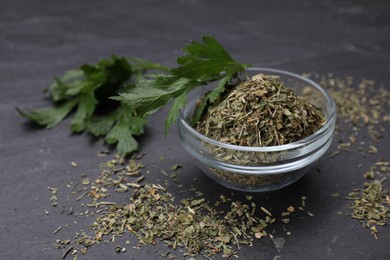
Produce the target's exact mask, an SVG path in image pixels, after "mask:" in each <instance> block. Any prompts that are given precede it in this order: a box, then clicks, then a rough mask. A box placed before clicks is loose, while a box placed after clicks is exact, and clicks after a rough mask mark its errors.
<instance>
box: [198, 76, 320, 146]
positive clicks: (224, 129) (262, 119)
mask: <svg viewBox="0 0 390 260" xmlns="http://www.w3.org/2000/svg"><path fill="white" fill-rule="evenodd" d="M324 122H325V118H324V116H323V113H322V111H321V110H320V109H319V108H317V107H316V106H314V105H313V104H311V103H310V102H308V101H307V100H306V99H304V98H303V97H300V96H297V95H296V94H295V92H294V90H292V89H290V88H287V87H286V86H285V85H284V83H283V82H282V81H281V80H280V78H279V77H278V76H273V75H265V74H258V75H255V76H253V77H252V78H251V79H249V80H246V81H243V82H241V83H240V84H238V85H236V86H234V87H233V89H232V90H231V91H229V92H228V93H227V94H226V95H224V96H223V97H222V98H221V99H220V100H219V101H216V102H215V103H214V104H211V105H209V106H208V107H207V112H206V113H205V114H204V115H203V117H202V118H201V119H200V121H199V123H198V124H197V126H196V130H197V131H198V132H200V133H201V134H203V135H205V136H207V137H209V138H211V139H214V140H217V141H220V142H224V143H229V144H233V145H241V146H275V145H283V144H288V143H292V142H295V141H298V140H300V139H302V138H305V137H307V136H309V135H311V134H313V133H314V132H316V131H317V130H318V129H320V128H321V127H322V125H323V124H324Z"/></svg>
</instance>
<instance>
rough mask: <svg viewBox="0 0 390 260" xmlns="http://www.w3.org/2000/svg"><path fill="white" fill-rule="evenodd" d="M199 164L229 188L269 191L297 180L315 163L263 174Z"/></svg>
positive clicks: (212, 177) (198, 163) (247, 190)
mask: <svg viewBox="0 0 390 260" xmlns="http://www.w3.org/2000/svg"><path fill="white" fill-rule="evenodd" d="M197 165H198V167H199V168H200V169H201V170H202V172H203V173H205V174H206V175H207V176H208V177H210V178H211V179H213V180H214V181H216V182H217V183H219V184H221V185H223V186H225V187H227V188H230V189H234V190H239V191H246V192H268V191H273V190H278V189H281V188H283V187H286V186H288V185H290V184H292V183H294V182H296V181H297V180H299V179H300V178H302V177H303V176H304V175H305V174H306V173H308V172H309V171H310V170H311V169H312V168H313V166H314V163H312V164H310V165H308V166H306V167H304V168H300V169H299V170H295V171H291V172H285V173H280V174H261V175H255V174H243V173H237V172H232V171H227V170H221V169H216V168H211V167H208V166H206V165H204V164H202V163H200V162H198V161H197Z"/></svg>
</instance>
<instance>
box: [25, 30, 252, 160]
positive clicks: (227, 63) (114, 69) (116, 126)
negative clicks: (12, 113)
mask: <svg viewBox="0 0 390 260" xmlns="http://www.w3.org/2000/svg"><path fill="white" fill-rule="evenodd" d="M202 40H203V43H197V42H191V43H190V44H188V45H186V46H185V47H184V48H183V51H184V52H186V55H184V56H181V57H179V58H178V59H177V63H178V66H177V67H175V68H171V69H167V68H165V67H164V66H161V65H159V64H156V63H152V62H149V61H145V60H142V59H134V58H130V59H126V58H123V57H122V58H119V57H116V56H113V57H112V59H111V60H102V61H100V62H99V63H98V64H96V65H89V64H85V65H82V66H81V67H80V69H79V70H71V71H68V72H67V73H65V74H64V76H63V77H61V78H58V79H56V80H55V82H54V83H53V84H52V85H50V86H49V87H48V89H47V90H48V92H49V93H50V97H51V100H52V102H53V107H51V108H44V109H38V110H33V111H29V112H25V111H22V110H21V109H18V111H19V113H20V114H21V115H22V116H24V117H26V118H28V119H30V120H32V121H33V122H36V123H38V124H39V125H42V126H46V127H48V128H51V127H53V126H55V125H56V124H58V123H59V122H61V121H62V120H63V119H64V118H65V117H66V116H67V115H68V114H70V113H71V112H72V110H74V109H76V112H75V115H74V118H73V120H72V122H71V125H70V130H71V132H73V133H80V132H83V131H86V132H88V133H90V134H92V135H94V136H103V137H104V140H105V142H106V143H108V144H112V145H114V144H115V145H116V150H117V151H118V153H119V154H120V155H122V156H127V155H130V154H131V153H132V152H134V151H136V150H137V149H138V143H137V141H136V140H135V139H134V136H137V135H141V134H142V133H143V129H144V125H145V123H146V120H147V118H148V116H149V115H151V114H153V113H155V112H157V111H158V110H159V109H160V108H162V107H164V106H165V105H167V103H168V102H170V101H173V104H172V107H171V110H170V112H169V114H168V116H167V119H166V123H165V133H167V131H168V129H169V127H170V126H171V125H172V124H173V123H174V122H175V121H176V119H177V116H178V113H179V111H180V109H181V108H182V107H183V106H184V105H185V104H186V102H187V93H188V92H189V91H191V90H192V89H194V88H197V87H199V86H202V85H205V84H208V83H210V82H217V87H216V88H215V89H214V90H213V91H211V92H210V93H208V95H207V96H206V97H205V98H204V100H203V102H202V104H201V105H200V106H198V109H197V110H196V111H195V114H194V118H193V120H194V121H195V122H196V121H197V120H198V119H199V117H200V115H201V114H202V111H203V109H204V107H205V106H206V105H207V104H209V103H213V102H214V101H215V100H216V99H217V98H218V97H219V95H220V94H221V93H222V92H223V91H224V88H225V85H226V84H227V83H228V82H229V81H230V80H232V79H233V78H235V77H236V76H237V74H238V73H239V72H241V71H244V70H245V68H246V67H248V66H250V65H248V64H242V63H239V62H237V61H235V60H234V59H233V58H232V57H231V56H230V55H229V53H228V52H226V50H225V49H224V48H223V47H222V46H221V45H220V44H219V43H218V42H217V41H216V40H215V39H214V38H213V37H212V36H203V37H202ZM149 69H157V70H160V71H161V70H162V71H165V73H164V74H162V73H155V74H146V73H145V72H146V70H149ZM98 105H99V106H98ZM99 108H100V111H99Z"/></svg>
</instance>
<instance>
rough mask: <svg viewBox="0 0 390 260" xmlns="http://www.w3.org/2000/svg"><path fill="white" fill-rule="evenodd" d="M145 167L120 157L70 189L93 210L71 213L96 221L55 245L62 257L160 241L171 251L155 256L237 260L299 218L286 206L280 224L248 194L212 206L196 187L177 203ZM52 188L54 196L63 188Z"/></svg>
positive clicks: (80, 201)
mask: <svg viewBox="0 0 390 260" xmlns="http://www.w3.org/2000/svg"><path fill="white" fill-rule="evenodd" d="M143 168H144V166H143V164H142V163H141V162H139V161H138V160H135V159H130V160H123V159H118V158H117V159H113V160H110V161H108V162H106V163H104V164H102V165H101V173H100V175H99V176H98V177H97V178H96V179H94V180H93V179H89V178H87V177H86V175H83V176H81V178H82V180H81V184H82V187H81V188H80V187H79V188H77V182H72V183H70V184H69V185H67V186H68V187H69V189H70V197H68V200H69V198H71V197H74V198H75V199H76V201H78V202H79V203H81V206H83V205H84V207H85V206H87V207H88V210H84V211H83V212H77V210H76V209H74V208H73V206H71V207H70V210H69V212H70V214H69V215H73V216H85V217H92V218H93V219H94V220H93V225H91V229H90V230H87V231H84V230H80V232H76V234H75V236H74V237H73V238H66V239H58V240H57V241H56V243H55V244H54V247H55V248H58V249H62V250H63V253H62V258H66V257H67V256H68V255H74V258H77V255H78V254H82V255H85V254H87V252H88V249H89V248H90V247H91V246H93V245H96V244H99V243H111V244H113V246H115V248H114V250H115V251H116V252H118V253H124V252H125V251H126V247H131V248H134V249H140V247H142V246H143V245H147V244H152V245H154V244H156V243H158V242H159V241H161V242H162V243H164V244H165V245H166V246H167V247H168V248H171V250H170V251H169V252H168V253H160V252H156V253H159V254H161V256H164V257H167V258H170V259H172V258H175V254H180V255H183V256H190V257H197V256H203V257H206V258H210V257H212V256H213V255H216V254H221V255H222V256H223V257H224V258H228V257H230V256H234V257H236V258H238V252H237V250H239V249H240V248H241V247H242V246H252V245H253V242H254V241H255V240H256V239H261V238H264V237H268V238H271V239H273V236H272V234H271V233H269V231H267V229H269V226H270V225H274V224H275V223H277V222H279V221H280V222H279V223H281V224H282V225H283V227H284V229H285V230H286V232H287V233H286V234H287V235H291V232H289V231H287V229H286V225H287V224H288V223H289V222H290V218H291V217H293V215H294V211H295V207H294V206H292V205H289V206H288V207H286V211H285V212H283V213H282V215H281V217H280V220H277V219H276V216H274V215H273V214H272V213H271V212H270V211H269V210H267V209H266V208H264V207H262V206H259V205H258V204H256V203H255V202H254V201H253V200H252V198H253V197H252V196H249V195H248V196H246V199H245V201H239V200H236V199H233V198H231V197H228V196H225V195H220V196H219V198H218V199H217V200H216V201H215V202H214V203H213V204H211V203H210V202H208V201H206V200H205V198H204V197H203V194H202V193H200V192H199V191H197V190H196V189H192V190H191V191H190V194H192V195H191V196H188V197H187V198H186V197H185V198H183V199H182V200H181V201H180V202H175V197H174V196H173V195H172V194H171V193H169V192H168V190H167V187H168V186H170V183H168V182H167V183H166V184H164V186H163V185H161V184H154V183H144V177H143V174H142V171H143ZM177 170H178V168H177V167H176V166H173V167H172V171H173V172H175V171H177ZM170 176H173V175H172V174H170ZM172 180H173V181H174V182H175V183H176V184H177V187H179V186H180V184H179V182H178V181H177V179H176V178H174V177H172ZM49 190H50V191H51V192H52V193H53V191H54V190H55V192H57V190H58V188H50V189H49ZM128 192H131V196H130V199H129V200H128V202H126V203H123V204H119V203H116V202H114V201H110V200H109V199H110V197H111V196H112V195H113V194H114V193H124V194H125V195H126V196H127V194H128ZM80 194H81V195H80ZM305 199H306V198H305V197H302V204H301V205H298V206H297V208H299V209H300V210H301V211H305V207H306V205H305ZM52 206H53V207H58V204H57V203H56V204H55V205H52ZM63 206H64V205H63ZM76 208H77V207H76ZM221 208H223V209H224V210H221ZM308 214H309V215H310V216H311V215H312V214H311V213H309V212H308ZM68 226H69V224H65V225H62V226H60V227H59V228H57V229H56V230H55V231H54V232H53V233H54V234H55V235H56V236H60V234H61V232H60V231H61V230H62V229H64V228H67V227H68ZM124 235H128V236H129V237H128V238H130V237H132V238H131V240H132V241H133V240H134V238H136V239H135V240H136V242H130V240H126V242H116V239H117V238H119V237H122V236H124ZM120 243H123V244H120ZM178 251H179V252H178ZM174 252H175V253H174Z"/></svg>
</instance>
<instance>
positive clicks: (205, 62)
mask: <svg viewBox="0 0 390 260" xmlns="http://www.w3.org/2000/svg"><path fill="white" fill-rule="evenodd" d="M202 40H203V43H198V42H195V41H192V42H191V43H189V44H188V45H186V46H185V47H184V48H183V51H184V52H185V53H186V55H185V56H181V57H179V58H178V59H177V63H178V64H179V66H177V67H175V68H172V69H170V70H169V72H170V73H169V74H159V75H151V76H149V79H146V80H142V81H140V82H137V83H136V84H135V86H134V87H133V88H130V89H129V90H128V91H127V92H124V93H121V94H120V95H119V96H118V97H114V98H113V99H115V100H118V101H121V102H122V103H126V104H128V105H129V106H131V107H132V108H133V109H134V110H135V111H137V114H138V115H140V116H143V115H147V114H150V113H154V112H155V111H157V110H158V109H160V108H161V107H164V106H165V105H166V104H167V103H168V102H169V101H171V100H172V99H174V101H173V105H172V107H171V110H170V112H169V114H168V117H167V120H166V123H165V133H167V131H168V130H169V127H170V126H171V125H172V124H173V123H174V122H175V121H176V119H177V116H178V113H179V111H180V109H181V108H182V107H183V106H185V104H186V101H187V98H186V95H187V93H188V92H189V91H191V90H192V89H194V88H196V87H199V86H203V85H206V84H208V83H210V82H214V81H219V82H218V84H217V87H216V88H215V89H214V90H212V91H211V92H209V93H208V94H207V95H206V96H205V97H204V98H203V100H202V103H201V105H200V106H198V107H197V108H196V110H195V111H194V114H193V117H192V122H191V123H192V124H194V123H196V122H197V121H198V120H199V118H200V116H201V115H202V112H203V109H204V108H205V107H206V105H207V104H208V103H213V102H214V101H215V100H217V99H218V97H219V96H220V94H221V93H223V91H224V89H225V86H226V84H227V83H228V82H229V81H230V80H231V79H232V78H234V77H236V76H237V74H238V73H239V72H241V71H244V70H245V68H247V67H249V66H250V65H249V64H242V63H239V62H237V61H235V60H234V59H233V58H232V57H231V56H230V55H229V53H227V51H226V50H225V49H224V48H223V47H222V45H221V44H220V43H219V42H218V41H217V40H216V39H215V38H214V37H212V36H203V37H202Z"/></svg>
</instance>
